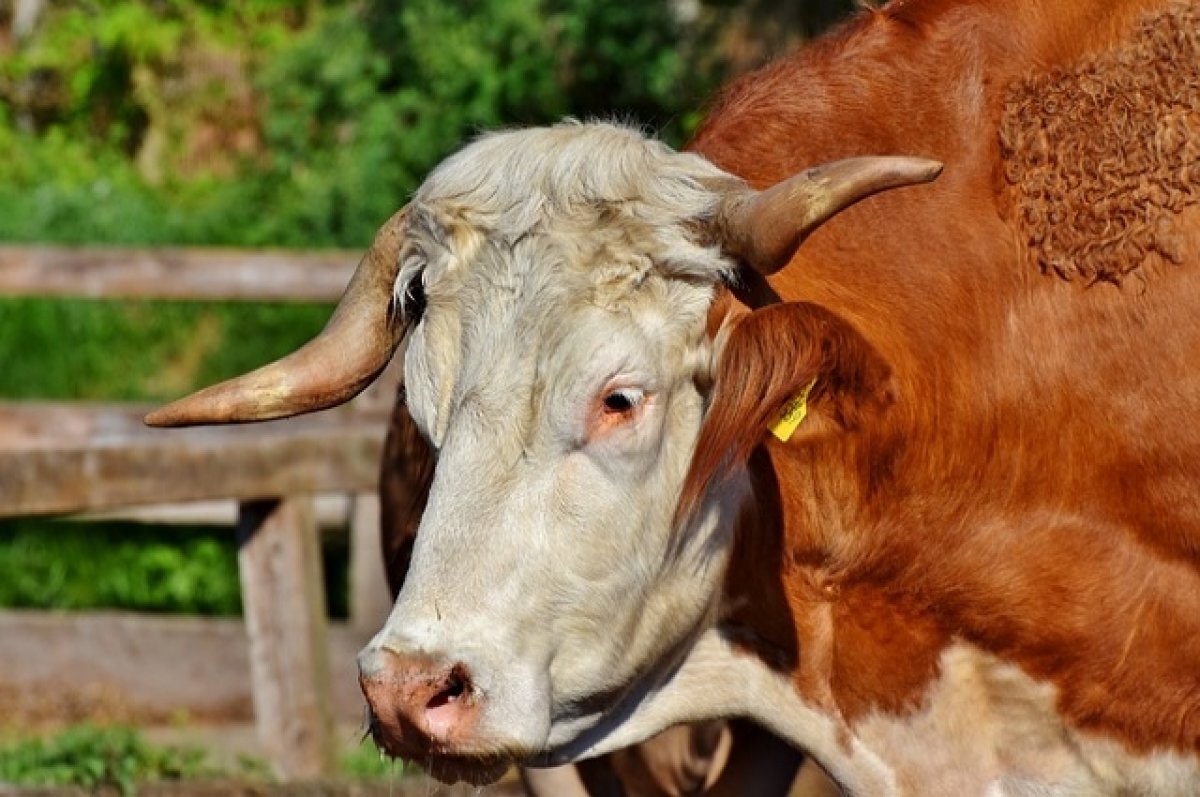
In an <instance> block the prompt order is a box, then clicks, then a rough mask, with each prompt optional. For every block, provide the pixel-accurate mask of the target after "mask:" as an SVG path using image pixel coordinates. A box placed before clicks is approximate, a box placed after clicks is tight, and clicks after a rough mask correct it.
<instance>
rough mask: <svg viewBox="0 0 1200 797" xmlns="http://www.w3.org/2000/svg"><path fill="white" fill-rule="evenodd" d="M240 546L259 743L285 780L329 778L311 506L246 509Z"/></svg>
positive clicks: (305, 502) (300, 500) (285, 502)
mask: <svg viewBox="0 0 1200 797" xmlns="http://www.w3.org/2000/svg"><path fill="white" fill-rule="evenodd" d="M238 538H239V542H240V547H239V550H238V568H239V571H240V574H241V582H242V606H243V614H244V615H245V620H246V633H247V636H248V638H249V641H250V677H251V681H252V683H253V684H254V690H253V693H254V715H255V722H256V724H257V725H258V734H259V741H260V742H261V743H262V745H263V747H264V749H266V751H267V756H268V758H269V759H270V760H271V762H272V764H273V765H274V766H275V769H276V774H278V775H279V776H280V777H282V778H285V779H289V780H291V779H297V778H313V777H320V776H323V775H329V774H331V773H332V771H333V768H334V764H335V761H334V755H335V752H334V751H335V750H336V745H335V744H334V738H333V711H332V700H331V697H330V692H329V647H328V645H329V643H328V629H327V624H328V621H327V620H326V618H325V590H324V581H323V579H322V577H321V548H320V540H319V538H318V532H317V523H316V517H315V515H314V513H313V507H312V501H311V500H310V499H308V498H304V497H290V498H284V499H279V500H265V501H252V502H247V503H245V504H243V505H242V509H241V513H240V515H239V518H238Z"/></svg>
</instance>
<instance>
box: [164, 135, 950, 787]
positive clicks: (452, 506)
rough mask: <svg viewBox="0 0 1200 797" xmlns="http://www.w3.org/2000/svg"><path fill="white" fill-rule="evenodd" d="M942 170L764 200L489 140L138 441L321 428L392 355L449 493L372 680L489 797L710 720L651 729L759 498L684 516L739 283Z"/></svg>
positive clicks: (705, 506) (435, 753)
mask: <svg viewBox="0 0 1200 797" xmlns="http://www.w3.org/2000/svg"><path fill="white" fill-rule="evenodd" d="M937 171H938V165H937V164H935V163H932V162H929V161H924V160H917V159H908V158H864V159H856V160H852V161H843V162H839V163H837V164H832V165H830V166H827V167H821V168H818V169H815V170H812V171H810V172H807V173H805V174H802V175H798V176H797V177H795V178H793V179H791V180H788V181H786V182H784V183H781V184H780V185H778V186H776V187H774V188H772V189H770V190H768V191H765V192H755V191H753V190H751V189H749V188H748V187H746V186H745V184H744V183H743V182H742V181H740V180H738V179H736V178H734V177H731V176H730V175H728V174H725V173H724V172H722V171H720V170H719V169H717V168H716V167H714V166H713V165H711V164H710V163H709V162H707V161H706V160H704V159H703V158H701V157H699V156H696V155H692V154H681V153H676V152H673V151H671V150H669V149H668V148H666V147H665V146H663V145H661V144H659V143H657V142H654V141H652V140H648V139H646V138H644V137H643V136H641V135H640V134H638V133H636V132H633V131H631V130H628V129H624V128H619V127H614V126H609V125H580V124H564V125H561V126H558V127H553V128H549V129H536V130H526V131H518V132H509V133H501V134H496V135H490V136H485V137H484V138H482V139H480V140H478V141H476V142H475V143H473V144H472V145H470V146H469V147H467V148H466V149H464V150H463V151H461V152H460V153H458V154H457V155H455V156H453V157H451V158H450V159H448V160H447V161H446V162H444V163H443V164H442V165H441V166H439V167H438V168H437V169H436V170H435V171H434V172H433V173H432V174H431V175H430V176H429V178H428V180H427V181H426V182H425V184H424V185H423V186H422V187H421V189H420V190H419V191H418V192H417V194H416V196H415V197H414V199H413V201H412V203H411V204H410V205H409V206H408V207H407V208H406V209H405V210H403V211H401V212H399V213H397V214H396V215H395V216H393V217H392V218H391V219H390V220H389V221H388V222H387V224H386V225H385V226H384V227H383V229H382V230H381V231H380V233H379V235H378V237H377V238H376V240H375V243H374V245H373V246H372V248H371V250H370V251H369V252H368V253H367V255H366V257H365V258H364V259H363V262H362V264H361V265H360V267H359V270H358V272H357V274H356V276H355V277H354V280H353V281H352V282H351V284H350V287H349V289H348V290H347V293H346V296H345V297H344V298H343V300H342V302H341V304H340V305H339V307H338V310H337V312H336V313H335V314H334V316H333V319H332V320H331V322H330V324H329V325H328V327H327V328H326V330H325V331H324V332H323V333H322V334H321V336H319V337H318V338H317V339H315V340H314V341H313V342H311V343H309V344H308V345H307V346H305V347H304V348H303V349H301V350H300V351H298V352H296V353H295V354H293V355H291V356H289V357H287V358H285V359H283V360H281V361H279V362H278V363H274V364H272V365H269V366H266V367H265V368H263V369H260V370H259V371H256V372H254V373H252V374H249V375H247V376H244V377H241V378H238V379H235V380H232V381H230V382H228V383H224V384H222V385H218V386H216V387H213V388H209V389H207V390H204V391H201V392H200V393H198V394H196V395H194V396H191V397H189V398H187V399H184V400H182V401H180V402H177V403H175V404H173V405H170V406H168V407H166V408H164V409H162V410H159V411H158V412H156V413H154V414H152V415H151V416H150V417H149V419H148V421H149V422H150V423H152V424H157V425H180V424H193V423H222V422H230V421H251V420H262V419H267V418H278V417H283V416H286V415H293V414H297V413H300V412H307V411H310V410H315V409H320V408H323V407H328V406H332V405H334V404H336V403H340V402H342V401H345V400H346V399H348V398H349V397H350V396H352V395H353V394H355V393H356V392H357V391H359V390H361V389H362V388H363V387H364V386H365V385H366V384H367V383H368V382H369V381H370V380H371V379H372V378H373V377H374V376H375V375H376V374H377V373H378V372H379V370H381V369H382V368H383V366H384V365H385V364H386V362H387V361H388V359H389V358H390V357H391V356H392V354H393V352H394V351H395V350H396V348H397V347H398V346H400V345H401V343H403V350H404V357H405V363H404V379H405V386H406V395H407V402H408V408H409V410H410V412H411V414H412V417H413V418H414V420H415V421H416V423H417V425H418V426H419V427H420V429H421V430H422V432H423V434H424V435H425V436H426V438H427V439H428V441H429V442H430V443H431V445H432V446H433V448H434V449H435V450H436V452H437V469H436V473H435V476H434V481H433V485H432V488H431V492H430V496H429V502H428V508H427V510H426V512H425V515H424V517H423V520H422V522H421V526H420V532H419V534H418V539H417V543H416V547H415V549H414V552H413V559H412V565H411V568H410V570H409V576H408V579H407V582H406V583H405V585H404V588H403V591H402V592H401V593H400V596H399V598H398V600H397V603H396V606H395V608H394V610H393V612H392V614H391V616H390V617H389V619H388V621H387V624H386V625H385V626H384V628H383V629H382V630H381V631H380V632H379V633H378V634H377V635H376V637H375V638H374V639H373V640H372V641H371V643H370V644H369V645H368V647H367V648H366V649H365V650H364V651H363V653H362V654H361V656H360V659H359V665H360V669H361V678H362V683H363V689H364V691H365V693H366V695H367V699H368V701H369V703H370V705H371V709H372V713H373V717H374V720H373V724H374V729H375V732H376V738H377V740H378V741H379V742H380V744H381V745H382V746H383V747H384V748H385V749H387V750H388V751H389V752H392V753H394V754H396V755H402V756H405V757H413V758H419V759H423V760H424V761H425V762H426V763H427V764H428V765H430V766H432V768H433V770H434V772H435V774H441V775H443V776H464V777H469V778H471V779H474V780H480V779H486V778H487V777H488V776H489V775H491V774H494V773H495V772H496V771H497V770H496V769H495V768H494V767H495V766H503V764H504V763H505V762H507V761H511V760H542V761H550V760H555V759H556V758H562V757H570V756H573V755H579V754H586V753H588V752H593V751H596V750H599V749H602V748H605V747H608V746H612V745H614V744H616V743H618V742H620V743H628V742H631V741H635V738H633V737H636V736H644V735H648V734H649V733H651V732H654V731H656V730H657V729H658V728H657V727H654V726H655V725H663V724H666V723H668V722H675V721H680V720H683V719H692V718H698V717H693V716H676V715H678V714H680V713H681V712H679V711H676V712H674V714H672V713H671V712H666V713H665V714H664V715H663V717H661V718H656V719H653V720H647V719H645V718H644V717H642V715H644V714H645V710H644V707H645V706H646V705H649V704H650V703H653V702H654V701H653V700H650V697H651V696H653V695H657V694H660V693H662V692H664V691H669V690H670V689H671V688H672V686H671V684H672V683H673V681H672V679H673V677H674V676H675V675H677V674H678V671H679V668H680V666H681V663H682V662H684V661H685V660H686V659H687V657H688V656H689V654H690V651H692V650H693V648H694V645H695V641H696V640H697V638H698V637H699V636H700V635H701V634H703V633H704V632H705V631H706V629H709V628H710V627H711V626H712V625H713V623H714V622H715V620H716V616H717V609H718V602H719V593H720V583H721V579H722V575H723V571H724V568H725V563H726V559H727V553H728V551H729V548H730V535H731V532H732V528H733V526H734V524H735V522H736V518H737V512H738V506H739V503H740V502H741V501H742V500H743V498H744V493H745V485H744V484H743V482H742V480H739V478H738V476H737V474H736V472H735V473H734V474H733V475H732V476H731V477H730V478H728V479H725V480H723V481H721V482H719V486H717V487H714V488H712V489H708V490H707V491H706V492H705V493H704V494H703V495H702V496H700V497H699V499H698V500H697V501H696V502H695V506H694V508H692V509H691V510H690V511H688V512H687V513H686V514H683V515H680V516H679V517H677V512H676V510H677V503H678V499H679V496H680V493H681V490H682V488H683V485H684V482H685V478H686V477H687V475H688V471H689V466H690V465H691V463H692V459H693V449H694V447H695V446H696V441H697V439H698V436H699V433H700V429H701V424H702V422H703V420H704V417H705V412H706V403H707V400H708V393H709V390H710V383H711V378H712V375H713V374H714V373H715V372H716V369H715V368H714V359H715V358H719V356H720V352H719V349H720V345H719V341H721V340H722V335H720V334H718V332H717V330H716V329H713V328H712V327H713V326H715V325H713V324H710V323H709V317H710V310H711V309H712V306H713V302H714V297H715V296H716V295H717V293H718V291H719V288H720V286H721V285H722V283H724V282H727V281H729V280H731V279H734V278H735V274H736V271H737V269H738V268H739V265H740V264H748V265H750V266H752V267H754V268H755V269H756V270H757V271H759V272H761V273H771V272H772V271H774V270H776V269H778V268H780V267H782V266H783V265H784V264H786V263H787V261H788V260H789V259H790V257H791V256H792V254H793V253H794V250H795V248H796V247H797V246H798V245H799V243H800V242H801V240H802V239H803V238H804V237H805V235H807V233H808V232H809V231H811V230H812V229H813V228H815V227H816V226H817V225H818V224H820V223H821V222H822V221H824V220H825V219H827V218H829V217H830V216H832V215H833V214H834V213H836V212H837V211H838V210H839V209H841V208H843V207H845V206H847V205H848V204H850V203H852V202H854V201H856V200H857V199H859V198H861V197H864V196H866V195H868V194H871V193H874V192H876V191H879V190H882V189H885V188H890V187H895V186H900V185H907V184H912V183H915V182H923V181H927V180H929V179H931V178H932V177H933V176H934V175H936V173H937ZM710 459H711V457H710ZM681 524H682V525H681ZM701 702H702V701H701ZM695 705H696V706H699V705H700V703H699V702H695ZM717 710H718V709H710V708H695V709H694V710H693V711H691V712H690V713H692V714H696V715H700V714H704V713H705V712H707V711H717ZM720 710H729V707H726V708H725V709H720ZM682 713H683V714H688V713H689V712H688V711H686V710H685V711H683V712H682ZM668 715H670V716H668ZM639 717H642V719H640V720H639V719H638V718H639ZM632 728H636V730H630V729H632ZM622 729H624V730H622Z"/></svg>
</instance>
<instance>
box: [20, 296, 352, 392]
mask: <svg viewBox="0 0 1200 797" xmlns="http://www.w3.org/2000/svg"><path fill="white" fill-rule="evenodd" d="M329 313H330V308H329V307H328V306H325V305H320V304H289V305H270V304H256V303H255V304H238V303H233V302H214V303H205V304H199V303H186V302H168V301H162V302H153V303H146V302H133V301H126V302H107V301H104V302H100V301H92V300H87V299H70V300H63V299H28V298H25V299H2V298H0V363H3V366H0V396H4V397H7V398H57V399H109V400H161V399H166V398H175V397H177V396H178V395H179V394H181V393H183V392H185V391H188V390H192V389H195V388H197V387H200V386H201V385H204V384H211V383H212V382H214V381H216V380H218V379H223V378H227V377H229V376H233V375H235V374H237V373H242V372H244V371H247V370H250V369H251V368H254V367H257V366H259V365H262V364H263V363H265V362H268V361H270V360H272V359H274V358H276V357H279V356H281V355H283V354H286V353H287V352H289V351H291V350H293V349H295V348H296V347H297V346H299V345H300V344H302V343H303V342H304V341H305V340H307V339H308V338H310V337H311V336H312V335H314V334H316V332H318V331H319V330H320V329H321V327H322V326H323V325H324V324H325V322H326V321H327V320H328V318H329Z"/></svg>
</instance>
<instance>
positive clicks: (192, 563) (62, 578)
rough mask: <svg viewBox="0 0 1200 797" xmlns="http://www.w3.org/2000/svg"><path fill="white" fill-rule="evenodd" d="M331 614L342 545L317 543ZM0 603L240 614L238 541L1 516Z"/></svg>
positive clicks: (339, 591) (343, 561)
mask: <svg viewBox="0 0 1200 797" xmlns="http://www.w3.org/2000/svg"><path fill="white" fill-rule="evenodd" d="M323 542H324V547H323V550H322V558H323V563H324V573H325V594H326V601H327V605H326V608H327V610H328V613H329V616H330V617H334V618H343V617H346V616H347V609H348V601H349V590H350V586H349V579H348V577H347V576H348V572H349V562H350V553H349V545H348V543H347V540H346V538H345V537H341V538H336V539H327V540H324V541H323ZM0 574H3V577H0V606H6V607H12V608H23V609H90V608H104V609H123V610H129V611H145V612H166V613H176V614H201V615H218V616H221V615H224V616H235V615H238V614H240V613H241V607H242V603H241V585H240V582H239V581H238V565H237V543H236V540H235V535H234V533H233V531H232V530H230V529H224V528H217V527H209V526H155V525H147V524H139V523H120V522H88V523H79V522H70V521H62V520H48V519H45V518H21V519H16V520H0Z"/></svg>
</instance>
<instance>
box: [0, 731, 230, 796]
mask: <svg viewBox="0 0 1200 797" xmlns="http://www.w3.org/2000/svg"><path fill="white" fill-rule="evenodd" d="M205 758H206V756H205V753H204V752H203V751H202V750H199V749H191V748H180V747H156V746H153V745H150V744H148V743H147V742H146V741H145V740H144V739H143V738H142V737H141V736H140V735H139V734H138V733H137V732H136V731H134V730H131V729H128V728H99V727H95V726H92V725H82V726H78V727H74V728H69V729H67V730H66V731H63V732H62V733H61V734H59V735H57V736H54V737H51V738H34V739H26V740H22V741H18V742H14V743H11V744H8V745H5V746H0V783H13V784H18V785H24V786H63V785H74V786H82V787H84V788H86V789H94V788H96V787H98V786H114V787H116V788H117V789H119V790H120V792H121V794H123V795H126V797H129V796H130V795H132V794H133V793H134V791H135V786H136V784H137V783H139V782H144V781H153V780H183V779H194V778H199V777H205V776H208V775H211V774H212V772H213V771H212V769H211V767H209V766H208V764H207V763H206V761H205Z"/></svg>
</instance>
